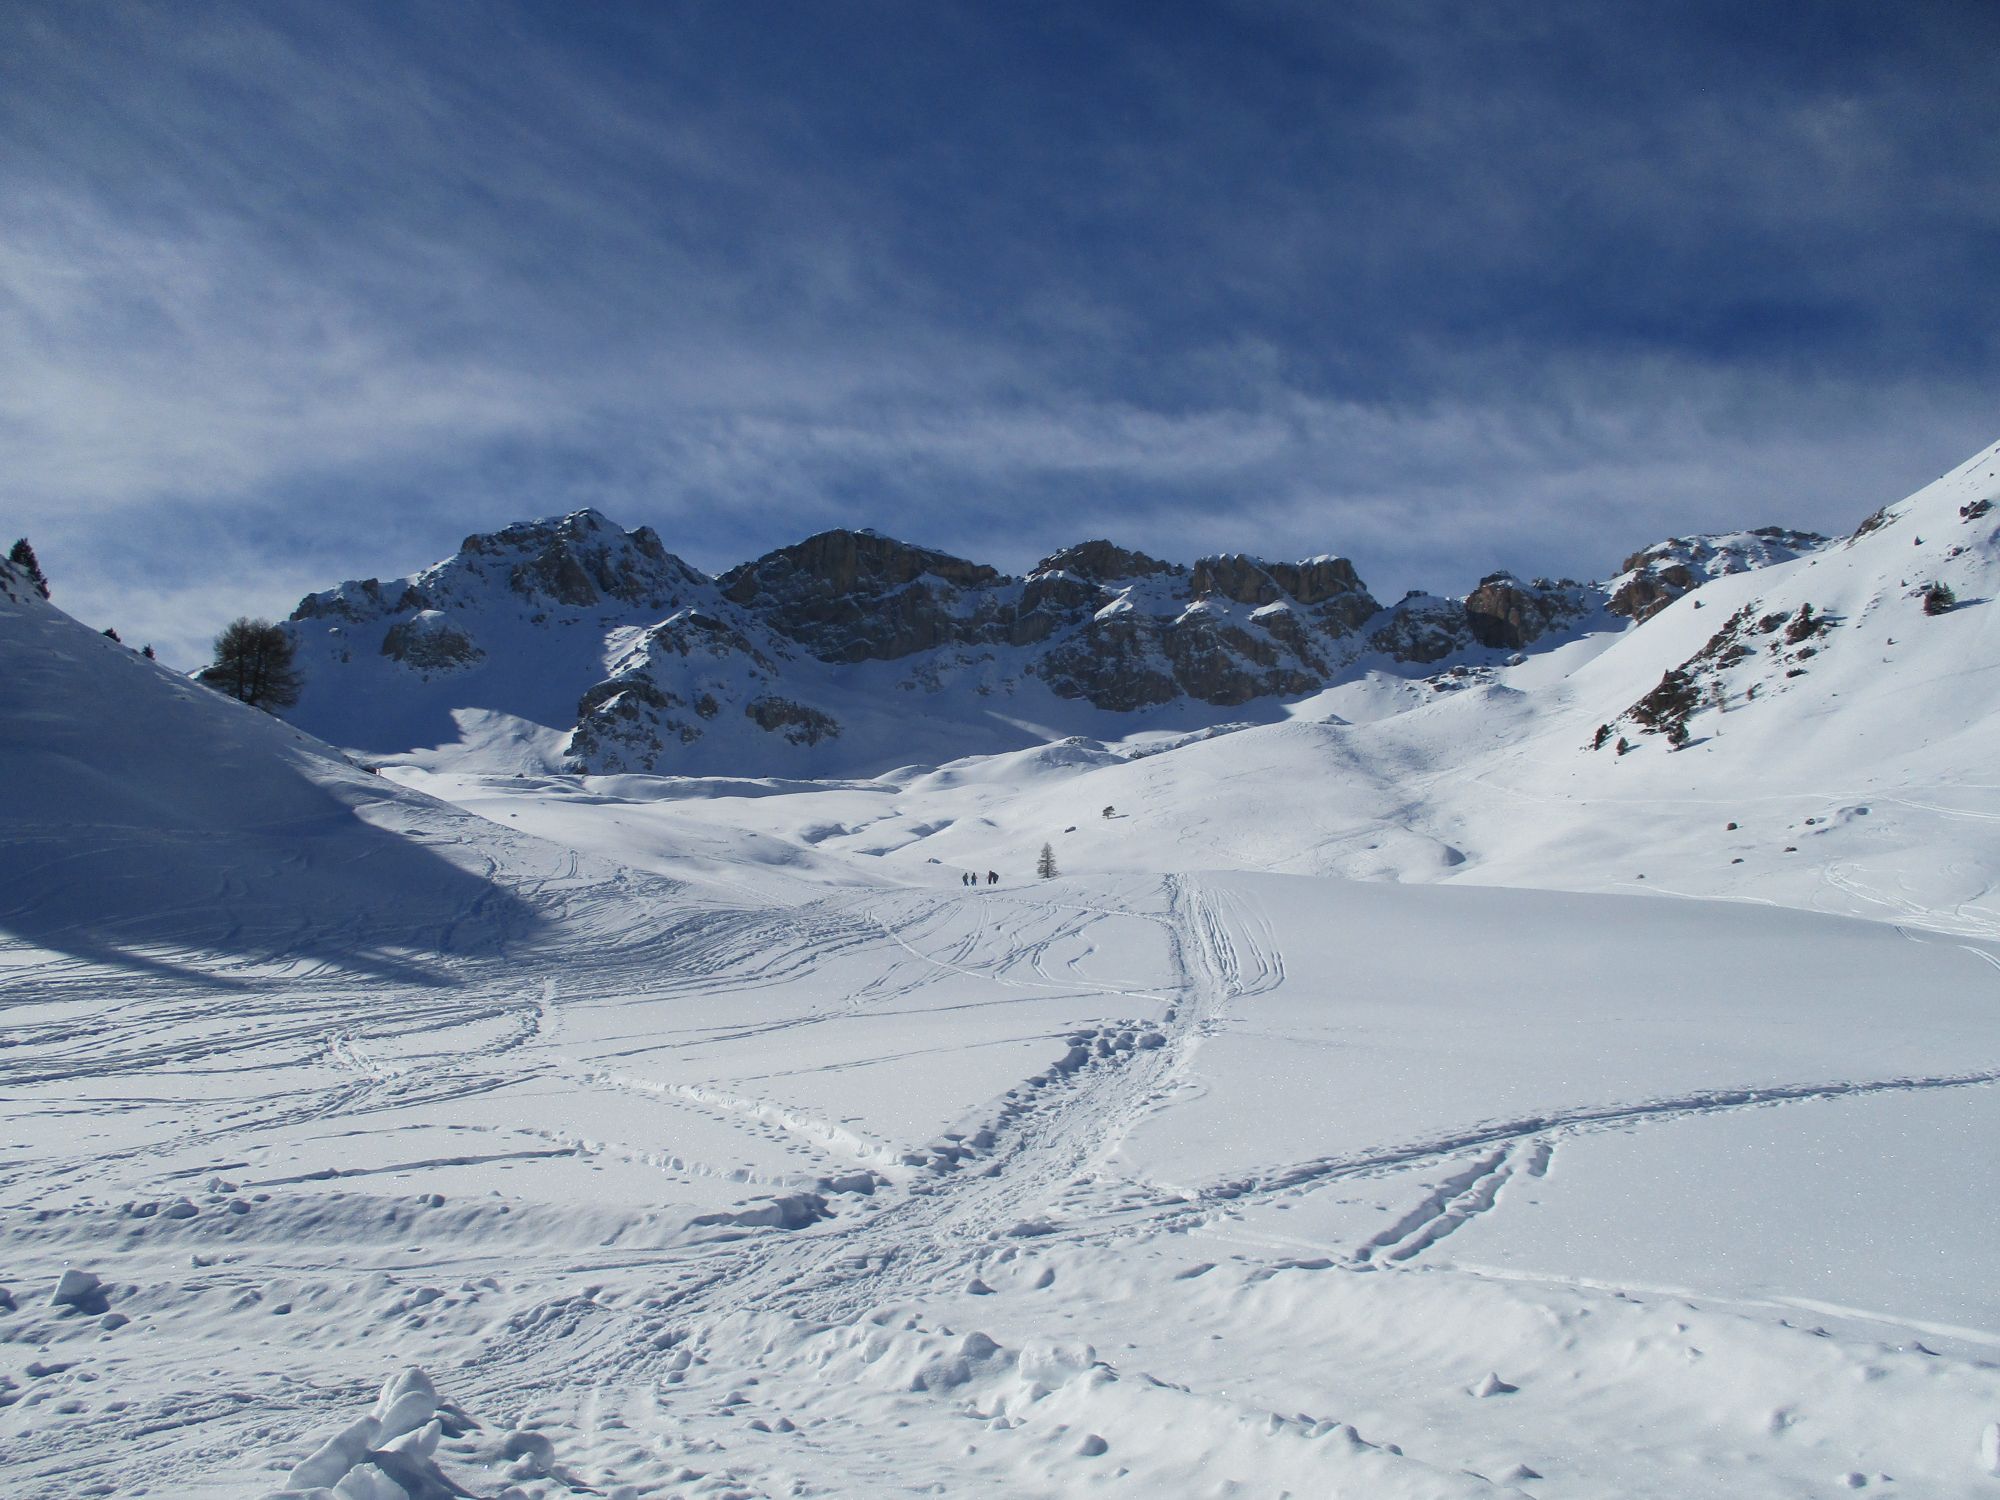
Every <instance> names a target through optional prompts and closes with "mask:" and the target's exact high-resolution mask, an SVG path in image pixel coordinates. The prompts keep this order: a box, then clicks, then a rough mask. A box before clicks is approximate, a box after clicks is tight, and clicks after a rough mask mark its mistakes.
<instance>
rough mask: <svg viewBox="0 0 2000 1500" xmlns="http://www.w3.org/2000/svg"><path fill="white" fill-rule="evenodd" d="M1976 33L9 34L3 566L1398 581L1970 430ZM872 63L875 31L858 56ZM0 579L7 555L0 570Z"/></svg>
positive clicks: (546, 26)
mask: <svg viewBox="0 0 2000 1500" xmlns="http://www.w3.org/2000/svg"><path fill="white" fill-rule="evenodd" d="M1988 42H2000V19H1996V18H1995V17H1994V15H1993V13H1992V12H1991V11H1990V10H1988V9H1986V8H1984V7H1977V6H1965V7H1955V6H1940V7H1926V8H1925V9H1924V11H1923V13H1922V14H1921V15H1916V14H1913V13H1910V12H1908V11H1907V10H1904V11H1899V12H1897V13H1896V14H1895V15H1893V16H1891V15H1888V14H1886V13H1885V12H1883V11H1882V10H1881V8H1880V7H1874V6H1866V5H1859V4H1852V5H1850V4H1846V3H1843V0H1829V3H1828V4H1827V5H1825V6H1822V7H1816V8H1815V10H1814V13H1813V20H1812V21H1811V23H1810V24H1804V23H1802V24H1800V25H1797V26H1789V27H1786V28H1780V29H1777V30H1774V29H1772V28H1771V27H1769V26H1767V25H1764V24H1763V23H1761V22H1759V21H1758V20H1757V19H1756V18H1755V17H1754V16H1749V15H1747V14H1746V13H1743V12H1742V11H1741V10H1740V8H1734V7H1728V6H1723V5H1716V6H1713V7H1710V6H1705V5H1700V6H1694V7H1675V8H1671V12H1668V11H1661V12H1658V13H1654V12H1646V13H1632V14H1630V15H1625V16H1610V15H1607V14H1605V13H1604V12H1602V11H1601V9H1599V8H1597V7H1591V6H1585V5H1581V4H1558V5H1552V6H1547V7H1538V8H1536V9H1535V10H1534V11H1532V12H1518V11H1514V12H1499V11H1484V12H1481V11H1474V12H1471V13H1468V12H1466V11H1465V10H1464V9H1463V8H1462V7H1458V6H1446V5H1431V4H1415V5H1412V4H1395V5H1389V4H1386V3H1385V4H1382V5H1379V6H1378V5H1367V6H1353V7H1339V8H1337V9H1329V8H1326V7H1320V6H1308V5H1286V4H1278V3H1262V0H1254V3H1253V0H1244V3H1242V4H1237V5H1224V6H1216V7H1206V8H1201V9H1198V10H1197V9H1190V10H1188V11H1185V12H1176V13H1174V15H1173V16H1172V17H1171V18H1163V17H1160V16H1154V15H1147V16H1145V17H1143V18H1140V17H1136V16H1127V15H1125V14H1123V13H1121V12H1120V11H1118V10H1117V8H1115V7H1112V8H1086V9H1072V10H1043V9H1034V10H1022V11H1016V10H1008V9H1005V8H989V7H962V8H961V7H949V6H935V5H928V4H926V5H914V4H912V5H909V6H899V5H890V6H884V7H878V8H871V10H870V11H869V12H868V13H867V15H866V16H865V18H863V19H856V17H855V16H854V15H853V14H852V13H847V14H845V15H836V14H833V13H830V12H827V11H825V10H823V9H822V8H818V7H797V8H795V9H783V10H780V11H778V12H775V13H774V12H764V13H762V14H752V13H751V12H750V11H747V10H745V9H743V8H734V7H699V6H690V7H676V8H672V9H661V8H658V7H648V6H635V7H630V8H626V7H617V6H605V7H592V8H590V9H589V10H587V11H582V12H567V11H566V12H555V11H550V10H547V9H545V8H540V7H530V6H520V7H513V6H507V5H490V6H481V7H478V8H477V9H476V10H473V11H467V10H465V9H464V8H462V7H449V6H442V5H438V6H430V5H422V4H419V5H416V6H409V5H400V4H399V5H386V4H384V5H379V6H378V5H371V4H365V3H364V4H357V5H352V6H341V7H321V6H307V5H282V4H280V5H271V6H262V7H258V8H256V9H254V10H240V9H239V10H227V11H215V10H209V11H202V12H187V11H185V10H183V9H178V8H175V9H168V8H160V7H153V6H144V5H131V6H124V7H108V8H99V7H91V8H83V7H69V6H54V5H50V6H35V5H27V6H19V7H14V8H12V9H10V10H9V11H8V12H7V14H6V16H5V17H4V18H0V144H4V146H5V148H6V149H4V150H0V198H4V201H5V202H6V203H7V204H8V206H9V211H8V212H7V213H6V214H5V215H0V463H4V465H5V469H6V472H7V474H8V479H9V485H8V491H7V494H6V498H5V500H4V502H0V503H4V505H5V514H4V516H0V525H9V526H11V527H12V528H13V529H14V530H15V531H26V532H28V533H30V534H31V535H33V536H34V538H35V540H36V543H37V546H38V548H40V549H41V550H42V552H43V555H44V558H45V560H46V561H48V562H49V564H50V566H51V570H52V572H54V574H55V575H56V578H57V583H58V589H59V594H60V596H61V597H62V598H63V599H65V600H66V601H67V602H69V603H70V604H72V605H73V606H75V607H76V608H77V609H78V611H79V612H80V613H82V614H84V615H86V616H87V617H89V618H91V619H92V620H93V622H94V623H118V624H119V625H120V628H121V630H126V631H127V633H130V631H131V630H132V629H134V628H137V629H140V630H143V631H145V632H147V633H150V634H152V635H153V636H155V637H157V638H159V640H160V642H161V644H162V645H163V646H165V647H167V648H168V649H169V650H170V651H172V652H173V653H175V654H176V655H177V657H178V658H179V659H184V660H192V659H193V658H194V657H195V656H197V655H198V654H199V651H200V649H201V646H202V643H203V642H204V641H205V639H206V636H207V635H208V634H209V633H211V632H212V631H213V629H214V628H215V626H216V625H217V624H219V623H220V622H221V621H222V620H224V619H226V618H227V617H229V616H230V615H233V614H235V613H238V612H240V611H242V610H245V609H250V610H257V611H262V612H282V611H283V610H284V609H286V608H288V607H289V605H290V604H291V603H292V602H293V601H294V600H295V598H296V596H297V594H298V593H299V592H302V591H303V590H304V588H305V587H307V586H319V585H323V584H326V583H330V582H333V581H335V580H337V579H338V578H339V577H342V576H348V575H352V574H363V573H369V572H376V573H381V572H400V571H404V570H406V569H409V568H413V567H416V566H419V565H421V564H422V563H424V562H426V561H429V560H431V559H433V558H435V557H436V556H439V555H441V554H442V553H444V552H446V551H448V550H449V549H450V548H452V547H453V546H455V545H456V544H457V542H458V540H459V538H460V537H461V536H462V535H463V534H465V533H466V532H468V531H470V530H473V529H477V528H481V527H490V526H497V525H501V524H504V523H506V522H507V521H510V520H514V519H518V518H520V517H522V516H525V515H531V514H546V513H550V512H555V511H560V510H564V509H567V508H571V507H573V506H575V505H579V504H595V505H598V506H600V507H601V508H603V509H605V510H606V511H608V512H610V513H611V514H613V515H615V516H618V517H619V518H621V519H624V520H625V521H626V522H627V523H628V524H634V523H637V522H639V521H649V522H652V523H654V524H657V525H660V526H661V527H662V529H663V531H664V532H665V533H666V534H667V535H668V536H669V537H670V539H671V542H672V544H673V545H675V546H676V547H677V548H679V549H680V550H682V551H683V552H684V553H685V554H686V555H688V556H689V557H690V558H691V559H692V560H694V561H696V562H698V563H701V564H704V565H707V566H710V567H720V566H723V565H726V564H728V563H730V562H733V561H736V560H738V559H740V558H741V557H743V556H746V555H749V554H751V553H753V552H755V551H758V550H761V549H763V548H765V547H768V546H772V545H776V544H778V543H781V542H784V541H787V540H791V539H793V538H795V537H796V536H797V535H799V534H801V533H803V532H804V531H807V530H811V529H815V528H817V527H821V526H825V525H832V524H854V525H875V526H879V527H883V528H885V529H890V530H898V531H903V532H906V533H908V534H912V535H915V536H919V537H921V538H923V539H925V540H928V541H931V542H934V543H937V544H940V545H948V546H952V547H955V548H958V549H960V550H964V551H967V552H971V553H974V554H977V555H980V556H983V557H987V558H990V559H992V560H995V561H997V562H1000V563H1003V564H1005V565H1009V566H1020V565H1022V564H1024V563H1026V562H1029V561H1032V560H1033V558H1034V556H1036V555H1038V554H1039V553H1041V552H1043V551H1047V550H1052V549H1053V548H1055V547H1057V546H1060V545H1062V544H1064V543H1066V542H1068V541H1070V540H1073V539H1075V538H1076V537H1077V536H1078V535H1080V534H1081V533H1083V532H1086V531H1088V532H1097V533H1107V534H1112V535H1116V536H1119V537H1122V538H1126V539H1129V540H1130V541H1132V542H1133V543H1134V544H1136V545H1143V546H1146V547H1148V548H1149V549H1151V550H1155V551H1162V552H1166V553H1169V554H1173V555H1183V556H1185V555H1192V554H1194V553H1198V552H1201V551H1206V550H1214V549H1217V548H1223V547H1232V548H1233V547H1243V548H1248V549H1251V550H1257V551H1262V552H1266V553H1273V554H1294V555H1297V554H1302V553H1306V552H1317V551H1322V550H1328V549H1332V550H1342V551H1347V552H1349V553H1351V554H1353V555H1355V556H1356V558H1357V560H1358V561H1359V562H1360V564H1361V566H1362V568H1363V571H1364V573H1365V574H1366V575H1367V576H1368V577H1369V578H1370V580H1371V582H1375V583H1377V584H1378V586H1379V587H1381V588H1383V589H1385V590H1388V591H1393V590H1394V589H1395V588H1399V587H1402V586H1407V585H1422V586H1425V587H1432V588H1449V587H1463V586H1464V585H1465V583H1466V582H1467V581H1468V580H1469V579H1471V578H1472V577H1475V576H1477V574H1478V573H1479V572H1481V571H1484V570H1485V569H1486V568H1487V567H1489V566H1497V565H1505V566H1512V567H1516V568H1520V569H1524V570H1540V571H1550V572H1569V573H1588V572H1601V571H1603V570H1604V569H1605V568H1607V567H1608V566H1610V564H1612V563H1613V562H1615V561H1616V559H1617V557H1618V556H1620V555H1622V553H1623V552H1624V551H1625V550H1629V549H1630V548H1631V547H1634V546H1637V545H1639V544H1641V543H1643V542H1645V541H1647V540H1649V539H1651V538H1653V537H1654V536H1657V535H1660V534H1664V533H1666V532H1670V531H1688V530H1694V529H1699V528H1705V527H1715V526H1735V525H1743V524H1755V523H1758V522H1762V521H1780V522H1788V523H1792V524H1803V525H1819V526H1821V527H1823V528H1835V527H1840V526H1844V525H1847V524H1851V523H1852V520H1853V519H1854V518H1855V517H1856V516H1857V515H1859V514H1860V513H1862V512H1863V511H1865V510H1867V509H1868V508H1870V507H1871V506H1873V505H1874V504H1876V503H1879V502H1880V501H1882V500H1884V499H1887V498H1891V497H1893V496H1894V495H1895V494H1897V493H1899V492H1900V491H1901V490H1902V489H1906V488H1908V487H1910V486H1911V485H1913V484H1915V483H1917V482H1920V481H1921V480H1923V479H1924V478H1927V477H1929V475H1930V474H1931V473H1934V472H1936V471H1937V470H1940V469H1942V468H1944V467H1946V466H1947V465H1948V464H1949V463H1951V462H1953V461H1955V460H1956V458H1958V457H1960V456H1962V453H1963V452H1965V451H1970V450H1971V449H1972V448H1974V447H1976V446H1977V445H1978V444H1980V443H1982V442H1985V441H1988V440H1990V438H1991V436H1992V432H1991V430H1990V429H1991V428H1992V427H1993V426H1994V425H1995V422H1994V418H1995V416H1996V413H1995V411H1994V405H1993V402H1992V399H1991V390H1992V382H1993V377H1994V374H1995V373H1996V367H2000V342H1997V341H2000V289H1996V288H1995V286H1994V284H1993V282H1992V278H1991V275H1990V265H1991V260H1992V256H1993V254H1994V253H1995V251H1996V249H2000V194H1996V193H1994V192H1992V191H1991V186H1992V183H1993V181H1994V179H1995V177H1996V175H2000V103H1996V98H1995V96H1994V94H1993V92H1992V90H1991V89H1990V87H1989V86H1988V85H1987V84H1986V82H1985V80H1984V77H1983V74H1982V73H1981V72H1980V70H1979V69H1980V64H1979V63H1978V61H1977V59H1979V58H1981V57H1984V56H1989V55H1990V50H1991V49H1990V47H1988V46H1986V45H1984V43H1988ZM892 43H893V45H891V44H892ZM0 540H4V539H0Z"/></svg>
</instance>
